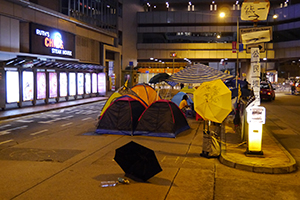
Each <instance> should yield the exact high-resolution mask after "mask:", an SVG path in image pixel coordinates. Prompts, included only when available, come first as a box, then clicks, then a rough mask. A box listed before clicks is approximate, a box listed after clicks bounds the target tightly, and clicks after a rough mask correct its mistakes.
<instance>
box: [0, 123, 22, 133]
mask: <svg viewBox="0 0 300 200" xmlns="http://www.w3.org/2000/svg"><path fill="white" fill-rule="evenodd" d="M27 127H28V126H27V125H24V126H19V127H16V128H11V129H7V130H4V131H0V135H6V134H9V133H10V131H14V130H18V129H24V128H27Z"/></svg>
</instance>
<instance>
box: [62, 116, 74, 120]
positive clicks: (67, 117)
mask: <svg viewBox="0 0 300 200" xmlns="http://www.w3.org/2000/svg"><path fill="white" fill-rule="evenodd" d="M72 117H74V115H70V116H66V117H62V118H61V119H69V118H72Z"/></svg>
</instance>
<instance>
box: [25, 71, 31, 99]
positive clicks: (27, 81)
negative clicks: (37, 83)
mask: <svg viewBox="0 0 300 200" xmlns="http://www.w3.org/2000/svg"><path fill="white" fill-rule="evenodd" d="M30 100H33V72H29V71H24V72H23V101H30Z"/></svg>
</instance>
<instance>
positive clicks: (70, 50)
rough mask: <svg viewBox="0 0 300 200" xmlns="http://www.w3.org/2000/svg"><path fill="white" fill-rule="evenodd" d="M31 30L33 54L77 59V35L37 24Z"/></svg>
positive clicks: (33, 24) (31, 26)
mask: <svg viewBox="0 0 300 200" xmlns="http://www.w3.org/2000/svg"><path fill="white" fill-rule="evenodd" d="M30 29H31V30H30V41H31V42H30V51H31V53H36V54H43V55H52V56H62V57H69V58H75V55H74V53H75V35H73V34H71V33H68V32H66V31H62V30H59V29H56V28H52V27H48V26H43V25H40V24H35V23H30Z"/></svg>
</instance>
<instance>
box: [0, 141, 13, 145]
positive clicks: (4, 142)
mask: <svg viewBox="0 0 300 200" xmlns="http://www.w3.org/2000/svg"><path fill="white" fill-rule="evenodd" d="M12 141H14V140H6V141H3V142H0V145H1V144H6V143H9V142H12Z"/></svg>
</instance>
